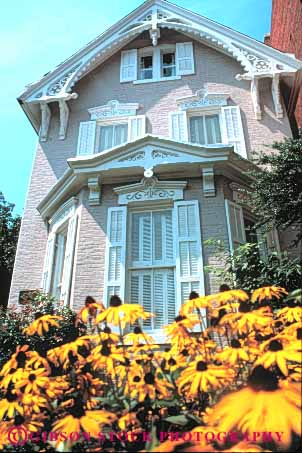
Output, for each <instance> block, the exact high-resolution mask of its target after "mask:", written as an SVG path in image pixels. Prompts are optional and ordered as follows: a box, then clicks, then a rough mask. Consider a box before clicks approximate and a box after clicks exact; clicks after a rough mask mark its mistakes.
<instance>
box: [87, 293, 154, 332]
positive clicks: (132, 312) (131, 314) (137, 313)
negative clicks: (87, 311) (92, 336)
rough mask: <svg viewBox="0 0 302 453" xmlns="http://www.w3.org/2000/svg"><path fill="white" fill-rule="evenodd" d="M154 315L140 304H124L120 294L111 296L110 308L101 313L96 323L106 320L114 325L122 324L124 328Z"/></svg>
mask: <svg viewBox="0 0 302 453" xmlns="http://www.w3.org/2000/svg"><path fill="white" fill-rule="evenodd" d="M151 316H153V315H152V314H151V313H147V312H145V310H144V308H143V307H142V306H141V305H139V304H123V303H122V301H121V299H120V298H119V297H118V296H116V295H115V296H111V299H110V302H109V308H107V309H106V310H105V311H103V312H102V313H100V314H99V315H98V316H97V317H96V319H95V323H96V324H99V323H102V322H104V321H106V323H108V324H113V325H114V326H120V327H121V328H122V329H123V328H125V326H126V325H127V324H128V323H129V324H135V323H136V321H137V320H144V319H148V318H150V317H151Z"/></svg>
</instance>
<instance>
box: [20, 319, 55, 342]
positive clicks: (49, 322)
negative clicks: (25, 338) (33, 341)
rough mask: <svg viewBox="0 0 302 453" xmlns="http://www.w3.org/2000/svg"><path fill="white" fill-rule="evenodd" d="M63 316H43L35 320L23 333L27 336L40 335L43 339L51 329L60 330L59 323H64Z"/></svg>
mask: <svg viewBox="0 0 302 453" xmlns="http://www.w3.org/2000/svg"><path fill="white" fill-rule="evenodd" d="M62 320H63V318H62V316H54V315H43V316H40V317H39V318H37V319H35V321H33V322H32V323H31V324H30V325H29V326H28V327H26V328H25V329H24V330H23V332H24V333H25V334H26V335H29V336H31V335H39V336H40V337H42V336H43V335H44V334H45V333H47V332H48V331H49V328H50V327H54V328H57V329H58V328H59V327H60V324H59V321H62Z"/></svg>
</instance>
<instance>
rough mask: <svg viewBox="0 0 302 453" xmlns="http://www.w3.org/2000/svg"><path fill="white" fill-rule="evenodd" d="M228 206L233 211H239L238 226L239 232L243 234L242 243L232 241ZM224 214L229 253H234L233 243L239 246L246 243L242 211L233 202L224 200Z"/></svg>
mask: <svg viewBox="0 0 302 453" xmlns="http://www.w3.org/2000/svg"><path fill="white" fill-rule="evenodd" d="M229 206H233V207H234V208H235V209H239V210H240V224H241V225H240V226H241V232H242V233H243V241H239V240H238V241H237V240H235V241H234V240H233V237H232V229H231V221H230V212H229ZM225 213H226V220H227V229H228V239H229V248H230V252H231V253H234V251H235V248H234V244H233V242H236V243H238V244H239V245H243V244H245V243H246V237H245V226H244V216H243V209H242V206H240V205H239V204H238V203H234V202H233V201H230V200H227V199H226V200H225Z"/></svg>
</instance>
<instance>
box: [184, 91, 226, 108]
mask: <svg viewBox="0 0 302 453" xmlns="http://www.w3.org/2000/svg"><path fill="white" fill-rule="evenodd" d="M229 97H230V94H227V93H208V91H207V89H206V88H201V89H200V90H197V91H196V93H195V94H194V95H193V96H186V97H184V98H179V99H176V103H177V104H178V106H179V107H180V109H181V110H193V109H200V108H210V107H215V108H216V107H223V106H225V105H227V103H228V102H227V100H228V98H229Z"/></svg>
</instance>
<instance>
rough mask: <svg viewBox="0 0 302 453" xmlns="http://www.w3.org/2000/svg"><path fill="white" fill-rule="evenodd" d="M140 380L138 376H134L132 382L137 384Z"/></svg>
mask: <svg viewBox="0 0 302 453" xmlns="http://www.w3.org/2000/svg"><path fill="white" fill-rule="evenodd" d="M140 380H141V378H140V377H139V376H134V378H133V382H139V381H140Z"/></svg>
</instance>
